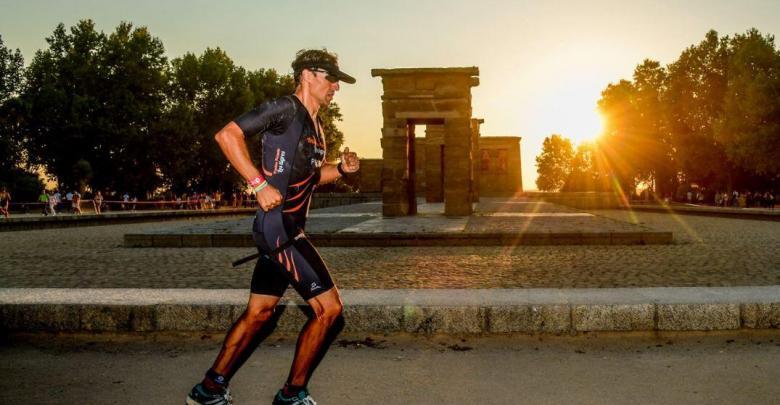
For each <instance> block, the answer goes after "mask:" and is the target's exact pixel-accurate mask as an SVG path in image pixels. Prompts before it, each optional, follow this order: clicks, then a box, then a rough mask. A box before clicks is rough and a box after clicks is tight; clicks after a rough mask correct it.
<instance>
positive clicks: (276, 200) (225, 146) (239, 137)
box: [214, 122, 282, 211]
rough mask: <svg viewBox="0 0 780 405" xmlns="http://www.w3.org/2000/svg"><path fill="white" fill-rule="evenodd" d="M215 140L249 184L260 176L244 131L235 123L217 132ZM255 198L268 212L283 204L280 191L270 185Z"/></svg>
mask: <svg viewBox="0 0 780 405" xmlns="http://www.w3.org/2000/svg"><path fill="white" fill-rule="evenodd" d="M214 139H216V140H217V143H218V144H219V147H220V149H222V153H224V154H225V157H227V159H228V161H229V162H230V164H231V165H232V166H233V167H234V168H235V169H236V171H238V173H239V174H241V176H242V177H243V178H244V179H245V180H246V181H247V182H248V181H249V180H252V179H254V178H256V177H258V176H260V171H259V170H258V169H257V168H256V167H255V165H254V164H253V163H252V159H251V158H250V157H249V149H248V148H247V146H246V140H245V139H244V131H242V130H241V128H240V127H239V126H238V125H237V124H236V123H235V122H230V123H229V124H227V125H225V127H224V128H222V130H220V131H219V132H217V135H216V136H214ZM260 177H262V176H260ZM255 197H256V198H257V202H258V204H260V208H262V209H263V211H268V210H270V209H272V208H274V207H276V206H278V205H279V204H281V203H282V195H281V194H280V193H279V190H277V189H276V188H275V187H274V186H272V185H270V184H268V185H267V186H265V188H263V189H262V190H260V191H258V192H257V194H256V195H255Z"/></svg>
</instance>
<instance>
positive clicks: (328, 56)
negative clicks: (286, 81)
mask: <svg viewBox="0 0 780 405" xmlns="http://www.w3.org/2000/svg"><path fill="white" fill-rule="evenodd" d="M292 68H293V77H294V78H295V84H298V83H300V81H301V73H303V71H304V70H305V69H308V70H316V71H321V72H324V73H326V74H327V75H329V76H330V78H331V79H336V80H341V81H342V82H344V83H349V84H353V83H355V78H354V77H352V76H350V75H348V74H346V73H344V72H342V71H341V70H340V69H339V62H338V56H336V54H334V53H330V52H328V50H327V49H324V48H323V49H301V50H300V51H298V53H296V54H295V60H294V61H293V62H292Z"/></svg>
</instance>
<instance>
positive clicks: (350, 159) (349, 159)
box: [318, 147, 360, 184]
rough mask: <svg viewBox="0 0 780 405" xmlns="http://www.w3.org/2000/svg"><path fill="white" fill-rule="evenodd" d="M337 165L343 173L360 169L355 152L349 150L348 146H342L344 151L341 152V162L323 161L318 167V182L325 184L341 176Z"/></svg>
mask: <svg viewBox="0 0 780 405" xmlns="http://www.w3.org/2000/svg"><path fill="white" fill-rule="evenodd" d="M339 165H340V166H341V170H343V171H344V172H345V173H355V172H357V171H358V170H360V159H358V157H357V153H355V152H350V151H349V147H347V148H344V152H341V162H340V163H337V164H333V163H325V164H324V165H322V169H320V182H319V183H318V184H327V183H330V182H333V181H336V179H338V178H339V177H341V173H340V172H339V169H338V167H339Z"/></svg>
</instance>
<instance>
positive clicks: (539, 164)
mask: <svg viewBox="0 0 780 405" xmlns="http://www.w3.org/2000/svg"><path fill="white" fill-rule="evenodd" d="M573 156H574V151H573V149H572V145H571V141H570V140H569V138H564V137H562V136H561V135H558V134H553V135H552V136H549V137H547V138H544V143H543V144H542V152H541V153H540V154H539V156H537V157H536V171H537V173H539V176H538V177H537V178H536V187H537V188H538V189H539V190H541V191H559V190H560V189H561V188H562V187H563V185H564V183H565V182H566V178H567V177H568V176H569V173H571V161H572V157H573Z"/></svg>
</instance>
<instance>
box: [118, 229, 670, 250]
mask: <svg viewBox="0 0 780 405" xmlns="http://www.w3.org/2000/svg"><path fill="white" fill-rule="evenodd" d="M307 236H308V238H309V240H311V241H312V243H314V244H315V245H316V246H318V247H391V246H516V245H661V244H671V243H673V241H674V239H673V237H672V233H671V232H653V231H644V232H593V233H588V232H555V233H553V232H547V233H522V234H517V233H486V232H453V233H446V232H430V233H405V232H375V233H310V234H307ZM124 246H125V247H147V248H148V247H165V248H171V247H177V248H180V247H254V246H255V244H254V241H253V240H252V235H251V234H249V233H246V234H235V233H230V234H216V233H215V234H192V233H181V234H177V233H164V234H163V233H161V234H149V233H146V234H140V233H139V234H132V233H131V234H125V235H124Z"/></svg>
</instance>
